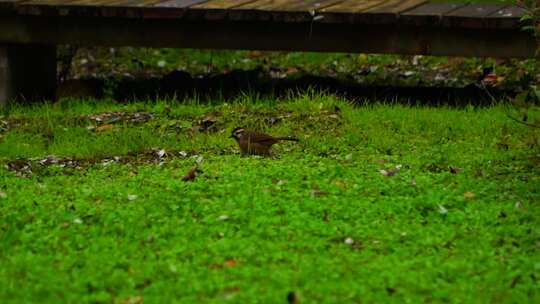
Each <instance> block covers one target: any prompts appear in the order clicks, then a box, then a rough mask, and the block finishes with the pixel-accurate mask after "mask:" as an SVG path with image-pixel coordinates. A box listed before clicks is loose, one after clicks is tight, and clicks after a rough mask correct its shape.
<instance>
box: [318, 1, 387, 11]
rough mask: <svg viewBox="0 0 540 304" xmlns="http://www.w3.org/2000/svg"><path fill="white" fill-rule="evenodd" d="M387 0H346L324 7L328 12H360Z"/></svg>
mask: <svg viewBox="0 0 540 304" xmlns="http://www.w3.org/2000/svg"><path fill="white" fill-rule="evenodd" d="M386 1H387V0H345V1H343V2H340V3H337V4H334V5H331V6H329V7H327V8H325V9H324V12H326V13H359V12H363V11H366V10H368V9H370V8H372V7H374V6H378V5H381V4H382V3H384V2H386Z"/></svg>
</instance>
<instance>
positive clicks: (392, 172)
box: [379, 165, 401, 176]
mask: <svg viewBox="0 0 540 304" xmlns="http://www.w3.org/2000/svg"><path fill="white" fill-rule="evenodd" d="M399 171H401V165H397V166H396V167H395V168H392V169H388V170H386V169H381V170H379V172H380V173H381V174H382V175H384V176H394V175H396V173H398V172H399Z"/></svg>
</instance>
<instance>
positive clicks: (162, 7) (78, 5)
mask: <svg viewBox="0 0 540 304" xmlns="http://www.w3.org/2000/svg"><path fill="white" fill-rule="evenodd" d="M206 1H207V0H68V1H60V0H39V1H38V0H33V1H25V2H24V3H21V4H19V5H18V6H17V8H18V12H19V13H20V14H23V15H24V14H28V15H42V16H85V17H127V18H181V17H183V16H184V15H185V11H186V9H187V8H188V7H189V6H191V5H193V4H197V3H203V2H206Z"/></svg>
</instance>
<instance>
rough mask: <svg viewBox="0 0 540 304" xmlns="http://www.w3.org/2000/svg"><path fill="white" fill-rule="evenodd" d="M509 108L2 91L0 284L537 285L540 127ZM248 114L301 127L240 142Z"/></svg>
mask: <svg viewBox="0 0 540 304" xmlns="http://www.w3.org/2000/svg"><path fill="white" fill-rule="evenodd" d="M509 111H510V110H509V108H508V107H507V106H506V105H504V104H502V103H500V104H497V105H493V106H490V107H472V106H471V107H464V108H450V107H444V106H443V107H438V108H432V107H419V106H406V105H395V104H376V105H366V106H361V107H360V106H354V105H352V104H350V103H348V102H346V101H344V100H341V99H340V98H338V97H335V96H331V95H325V94H318V93H313V92H308V93H306V94H291V95H290V96H288V97H283V98H280V99H275V98H262V97H261V98H259V97H257V96H254V95H245V96H241V97H238V98H237V99H236V100H232V101H228V102H222V101H216V102H215V103H202V102H199V101H197V100H196V99H194V100H188V101H183V102H179V101H168V102H166V101H156V102H133V103H127V104H119V103H113V102H107V101H101V102H92V101H86V102H82V101H77V100H64V101H62V102H60V103H57V104H55V105H38V106H33V107H29V106H20V107H19V106H14V107H11V108H8V109H4V110H3V116H0V163H1V165H2V167H1V168H0V302H1V303H60V302H64V303H143V302H144V303H172V302H177V303H207V302H219V303H221V302H226V301H228V302H231V303H287V301H288V298H289V302H291V303H293V302H294V303H298V302H301V303H385V302H395V303H404V302H410V303H418V302H455V303H463V302H466V303H471V302H473V303H476V302H479V303H538V302H540V281H539V280H540V274H539V273H540V272H539V271H540V253H539V249H540V225H539V224H540V209H539V205H538V204H539V203H540V175H539V173H540V147H539V144H538V137H539V136H540V132H539V130H538V129H534V128H528V127H526V126H524V125H522V124H518V123H516V122H515V121H513V120H511V119H509V118H508V117H507V114H508V112H509ZM104 113H105V114H104ZM134 113H138V114H134ZM239 125H241V126H246V127H249V128H252V129H257V130H261V131H265V132H268V133H271V134H274V135H294V136H297V137H298V138H299V139H300V142H298V143H290V142H286V143H282V144H279V145H277V146H276V147H275V151H274V153H275V155H274V157H266V158H261V157H242V156H241V155H240V154H239V151H238V147H237V146H236V145H235V143H234V141H233V140H232V139H230V138H228V136H229V135H230V132H231V130H232V129H233V128H234V127H235V126H239ZM194 166H198V167H199V168H200V170H201V171H202V172H201V173H199V174H198V175H197V176H196V177H195V178H194V179H193V180H192V181H183V177H184V176H185V175H186V173H187V172H188V171H189V170H190V169H191V168H193V167H194ZM396 168H400V170H397V169H396Z"/></svg>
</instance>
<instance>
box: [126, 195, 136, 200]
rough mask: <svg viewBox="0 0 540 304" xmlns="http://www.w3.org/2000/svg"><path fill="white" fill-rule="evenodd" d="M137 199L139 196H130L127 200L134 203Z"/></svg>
mask: <svg viewBox="0 0 540 304" xmlns="http://www.w3.org/2000/svg"><path fill="white" fill-rule="evenodd" d="M137 197H138V196H137V195H136V194H128V196H127V199H128V201H134V200H136V199H137Z"/></svg>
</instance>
